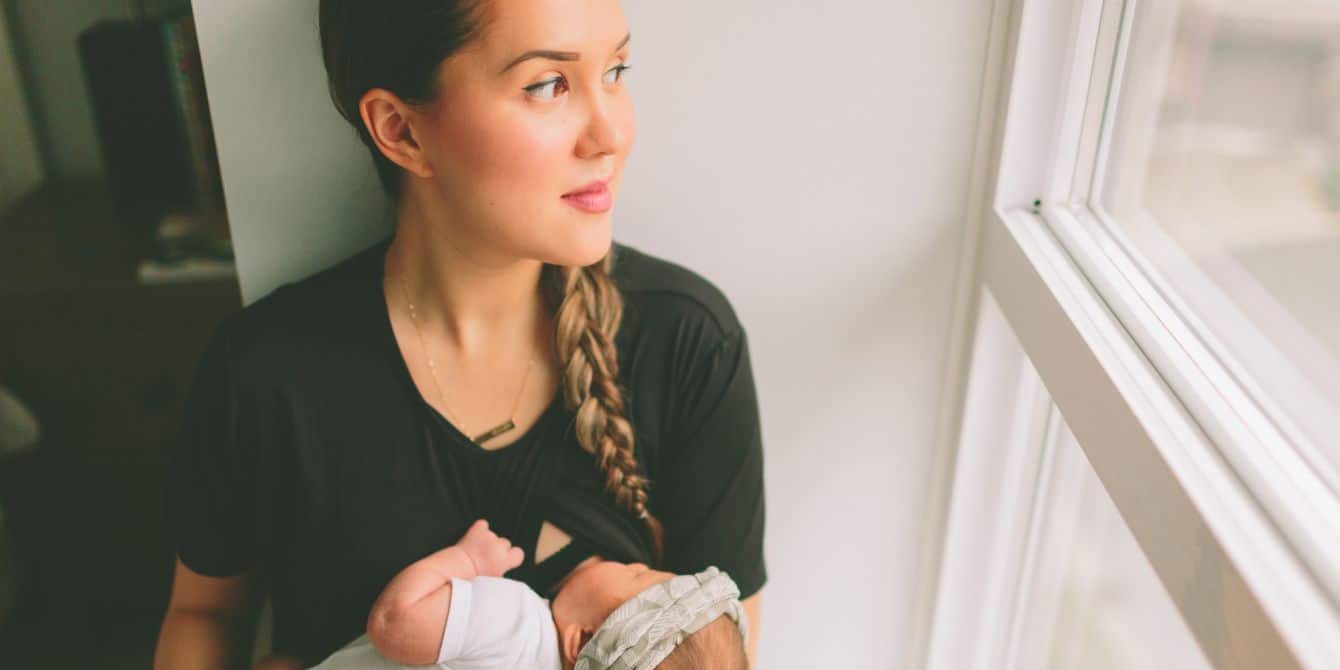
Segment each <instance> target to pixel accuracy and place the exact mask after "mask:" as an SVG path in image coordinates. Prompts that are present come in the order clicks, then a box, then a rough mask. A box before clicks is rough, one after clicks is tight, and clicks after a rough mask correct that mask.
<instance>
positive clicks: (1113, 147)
mask: <svg viewBox="0 0 1340 670" xmlns="http://www.w3.org/2000/svg"><path fill="white" fill-rule="evenodd" d="M1128 54H1129V55H1128V57H1127V62H1126V70H1125V72H1124V75H1123V79H1122V81H1121V82H1120V89H1119V92H1118V95H1117V97H1116V98H1115V99H1114V103H1115V104H1114V105H1113V106H1112V107H1111V109H1112V110H1114V114H1115V116H1113V117H1112V118H1111V119H1110V122H1111V123H1112V135H1111V143H1110V154H1109V157H1108V162H1107V164H1106V165H1105V166H1100V167H1101V168H1103V169H1105V172H1104V177H1103V179H1102V181H1101V183H1100V184H1099V185H1098V191H1097V195H1098V198H1097V201H1096V202H1095V205H1096V206H1097V207H1098V208H1099V209H1100V210H1102V211H1105V212H1106V213H1107V214H1108V219H1109V220H1110V221H1113V222H1115V224H1116V225H1118V226H1119V227H1120V228H1121V230H1122V232H1124V233H1125V234H1126V235H1127V237H1128V238H1129V239H1130V240H1131V241H1132V242H1133V243H1134V244H1135V245H1136V247H1137V248H1138V249H1139V251H1140V252H1141V254H1142V255H1143V256H1144V257H1146V258H1147V259H1148V260H1149V261H1150V262H1151V263H1152V264H1153V266H1154V267H1155V268H1156V269H1157V270H1158V273H1159V274H1160V275H1162V277H1163V278H1164V279H1165V280H1167V281H1168V282H1169V283H1170V285H1171V286H1172V287H1173V289H1174V290H1175V291H1176V293H1177V297H1178V299H1180V300H1181V301H1183V302H1185V303H1186V306H1187V307H1188V309H1189V310H1190V311H1191V312H1192V313H1193V314H1194V315H1195V316H1196V318H1197V319H1199V320H1200V321H1202V322H1203V324H1204V325H1205V326H1206V330H1207V332H1211V333H1213V335H1214V337H1215V338H1216V339H1218V340H1219V341H1220V342H1221V343H1222V344H1224V345H1225V346H1226V347H1227V348H1228V349H1229V350H1230V352H1231V353H1232V355H1233V357H1234V358H1236V359H1237V360H1239V361H1241V362H1242V364H1243V365H1245V366H1246V367H1247V368H1248V369H1249V370H1250V373H1251V376H1252V377H1253V378H1254V379H1255V380H1257V381H1258V382H1259V383H1260V384H1261V386H1262V387H1263V389H1264V390H1265V392H1266V394H1268V395H1269V396H1271V397H1275V398H1279V399H1280V400H1281V403H1282V405H1283V406H1284V407H1285V410H1286V411H1287V412H1289V413H1290V414H1291V415H1292V416H1295V417H1302V419H1301V422H1302V423H1303V424H1305V425H1304V430H1306V431H1308V432H1310V433H1311V435H1312V439H1313V440H1314V441H1315V442H1317V443H1319V444H1327V445H1328V444H1333V443H1334V442H1335V439H1334V435H1335V432H1334V429H1335V428H1336V421H1337V420H1340V419H1337V417H1340V411H1337V407H1340V2H1335V0H1278V1H1271V0H1250V1H1248V0H1234V1H1233V2H1219V1H1213V2H1212V1H1209V0H1190V1H1183V2H1180V3H1179V2H1153V3H1150V2H1142V3H1139V5H1138V6H1137V10H1136V16H1135V24H1134V28H1133V30H1132V32H1131V43H1130V47H1129V51H1128ZM1337 460H1338V461H1340V459H1337Z"/></svg>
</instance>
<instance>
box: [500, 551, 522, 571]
mask: <svg viewBox="0 0 1340 670" xmlns="http://www.w3.org/2000/svg"><path fill="white" fill-rule="evenodd" d="M525 558H526V552H525V550H523V549H522V548H521V547H512V548H511V549H508V550H507V554H506V555H505V556H504V557H503V565H506V566H507V567H506V570H511V569H512V568H515V567H517V566H518V565H521V562H522V561H523V560H525Z"/></svg>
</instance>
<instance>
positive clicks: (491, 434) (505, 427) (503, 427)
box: [396, 272, 535, 446]
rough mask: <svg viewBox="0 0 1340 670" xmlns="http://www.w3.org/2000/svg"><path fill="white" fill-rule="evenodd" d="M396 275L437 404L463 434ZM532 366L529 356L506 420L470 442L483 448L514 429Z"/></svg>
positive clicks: (406, 290)
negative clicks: (433, 385) (490, 441)
mask: <svg viewBox="0 0 1340 670" xmlns="http://www.w3.org/2000/svg"><path fill="white" fill-rule="evenodd" d="M396 274H397V275H399V276H400V289H401V291H402V292H403V293H404V294H405V304H407V305H409V320H410V322H411V323H413V324H414V332H415V333H416V334H417V335H418V336H419V348H420V349H422V350H423V356H424V358H427V359H428V370H429V371H430V372H431V373H432V375H433V384H435V385H436V386H437V402H438V404H440V405H441V406H442V409H443V410H444V411H446V412H447V417H448V418H449V419H451V420H452V421H453V422H454V423H455V424H456V425H457V426H460V427H461V432H462V433H464V432H465V424H463V423H461V421H460V420H459V419H457V418H456V417H455V415H453V414H452V413H451V410H450V409H448V408H447V398H446V395H445V394H443V393H442V382H441V381H439V380H438V378H437V364H436V363H434V362H433V356H432V354H430V353H428V345H427V344H426V343H425V342H424V339H423V331H422V330H420V329H419V316H418V312H417V311H416V310H415V309H414V301H413V300H410V297H409V284H408V282H406V281H405V275H404V273H399V272H398V273H396ZM534 366H535V357H534V356H531V359H530V363H529V364H527V365H526V375H525V376H524V377H522V378H521V388H520V389H519V390H518V391H517V392H516V400H515V401H513V402H512V411H511V413H510V415H509V416H508V418H507V420H506V421H504V422H502V423H500V424H498V425H496V426H494V427H492V428H490V429H488V430H486V431H484V432H482V433H480V434H479V435H476V436H475V437H473V438H470V441H471V442H474V443H475V444H477V445H481V446H483V444H484V443H485V442H487V441H489V440H491V439H493V438H495V437H497V436H499V435H502V434H503V433H506V432H507V431H509V430H512V429H513V428H516V422H515V421H513V418H515V417H516V408H517V405H519V404H520V403H521V392H522V391H524V390H526V380H527V379H529V378H530V369H531V368H532V367H534Z"/></svg>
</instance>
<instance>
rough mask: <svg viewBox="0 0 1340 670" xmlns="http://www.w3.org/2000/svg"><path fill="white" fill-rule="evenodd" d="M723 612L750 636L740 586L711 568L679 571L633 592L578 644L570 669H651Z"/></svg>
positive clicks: (714, 568) (742, 637)
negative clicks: (638, 591)
mask: <svg viewBox="0 0 1340 670" xmlns="http://www.w3.org/2000/svg"><path fill="white" fill-rule="evenodd" d="M723 614H725V615H726V616H728V617H730V618H731V619H732V620H733V621H735V624H736V625H737V626H738V627H739V629H740V639H741V640H742V641H746V642H747V641H748V639H749V623H748V621H747V619H746V618H745V615H744V606H743V605H741V604H740V589H739V587H737V586H736V585H735V582H734V581H732V580H731V578H730V577H729V576H727V575H726V573H724V572H722V571H720V570H718V569H717V568H716V567H709V568H707V569H706V570H704V571H702V572H700V573H698V574H696V575H680V576H678V577H674V578H672V579H670V580H669V581H666V582H663V583H661V584H657V585H655V586H652V587H650V588H647V589H645V590H643V591H642V592H641V593H639V594H637V595H636V596H633V597H632V598H631V599H629V600H628V602H625V603H624V604H622V605H620V606H619V607H618V608H617V609H615V610H614V611H613V612H612V613H610V615H609V616H608V617H606V618H605V621H604V623H602V624H600V628H598V629H596V633H595V635H593V636H592V637H591V640H590V641H589V642H587V643H586V645H585V646H583V647H582V650H581V653H580V654H578V656H577V663H576V665H575V666H574V670H651V669H652V668H655V667H656V665H657V664H658V663H660V662H661V661H663V660H665V657H666V656H669V655H670V652H672V651H674V650H675V647H677V646H679V643H681V642H683V641H684V639H685V638H687V637H688V636H690V635H693V634H694V633H696V632H698V631H699V630H701V629H702V628H703V627H704V626H706V625H707V624H709V623H712V622H713V621H716V620H717V618H718V617H720V616H721V615H723Z"/></svg>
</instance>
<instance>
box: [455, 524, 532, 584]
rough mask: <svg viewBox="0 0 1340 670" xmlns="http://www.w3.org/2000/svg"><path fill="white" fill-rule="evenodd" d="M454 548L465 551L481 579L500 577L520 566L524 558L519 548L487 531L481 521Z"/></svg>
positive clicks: (487, 526)
mask: <svg viewBox="0 0 1340 670" xmlns="http://www.w3.org/2000/svg"><path fill="white" fill-rule="evenodd" d="M456 546H458V547H460V548H461V549H463V550H465V553H466V555H468V556H469V557H470V561H471V562H472V563H474V564H475V571H476V572H478V573H479V575H480V576H483V577H501V576H503V573H505V572H507V571H508V570H511V569H512V568H515V567H516V566H518V565H521V559H522V558H523V557H524V556H525V552H523V551H522V550H521V548H520V547H513V546H512V543H511V542H508V541H507V540H506V539H504V538H501V537H498V535H497V534H496V533H494V532H493V531H491V530H489V522H487V521H485V520H483V519H480V520H479V521H476V522H475V523H474V525H472V526H470V530H467V531H465V536H464V537H462V538H461V541H460V542H457V543H456Z"/></svg>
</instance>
